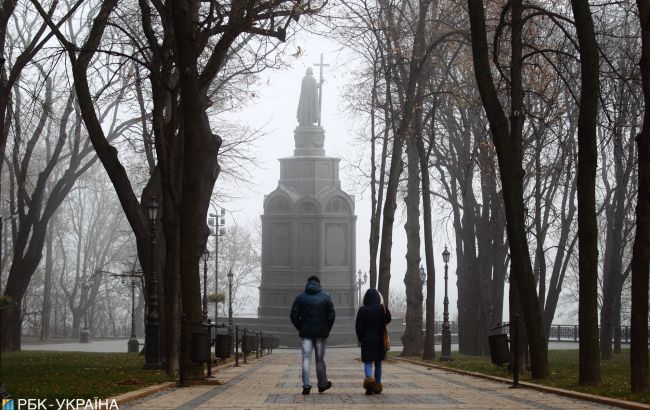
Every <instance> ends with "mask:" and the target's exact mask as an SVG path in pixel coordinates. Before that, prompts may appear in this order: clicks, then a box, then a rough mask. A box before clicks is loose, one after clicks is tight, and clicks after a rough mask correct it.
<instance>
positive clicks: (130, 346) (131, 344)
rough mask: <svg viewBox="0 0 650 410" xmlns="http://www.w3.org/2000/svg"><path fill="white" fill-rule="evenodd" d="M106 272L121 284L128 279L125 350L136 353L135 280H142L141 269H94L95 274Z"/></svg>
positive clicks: (137, 348) (137, 346)
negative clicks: (128, 326) (128, 330)
mask: <svg viewBox="0 0 650 410" xmlns="http://www.w3.org/2000/svg"><path fill="white" fill-rule="evenodd" d="M100 273H106V274H108V275H110V276H111V277H113V278H121V279H122V284H126V283H127V281H129V283H130V285H131V337H129V341H128V342H127V352H129V353H138V351H140V342H138V337H137V336H136V334H135V288H136V286H137V280H138V279H139V280H140V281H142V271H136V272H134V271H126V272H122V273H113V272H109V271H107V270H98V271H95V274H100Z"/></svg>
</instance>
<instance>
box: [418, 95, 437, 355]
mask: <svg viewBox="0 0 650 410" xmlns="http://www.w3.org/2000/svg"><path fill="white" fill-rule="evenodd" d="M433 110H434V114H433V115H432V116H431V124H432V126H431V129H432V130H434V129H435V127H434V124H435V118H436V116H435V102H434V108H433ZM432 133H433V131H432ZM417 137H418V138H417V141H416V144H417V149H418V159H419V160H420V173H421V175H422V208H423V212H424V215H423V222H424V255H425V259H426V272H427V279H426V280H427V283H426V289H427V300H426V324H425V335H424V348H423V351H422V359H424V360H433V359H435V357H436V350H435V335H436V315H435V306H436V303H435V302H436V267H435V261H434V258H433V228H432V226H431V225H432V223H431V219H432V218H431V192H430V191H429V190H430V189H431V183H430V181H429V155H427V153H426V152H425V150H424V135H423V132H422V130H420V132H418V133H417ZM434 137H435V136H434V135H431V140H430V142H429V143H430V144H432V143H433V139H434Z"/></svg>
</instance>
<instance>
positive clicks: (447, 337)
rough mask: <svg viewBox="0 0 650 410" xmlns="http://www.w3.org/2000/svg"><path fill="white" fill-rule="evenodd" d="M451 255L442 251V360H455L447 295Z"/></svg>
mask: <svg viewBox="0 0 650 410" xmlns="http://www.w3.org/2000/svg"><path fill="white" fill-rule="evenodd" d="M449 255H451V253H450V252H449V251H448V250H447V245H445V250H444V251H442V260H443V261H444V262H445V299H444V302H443V306H444V310H443V314H442V349H441V350H442V351H441V352H440V361H443V362H445V361H451V360H454V359H453V358H452V357H451V329H450V328H449V298H448V297H447V271H448V265H447V264H448V263H449Z"/></svg>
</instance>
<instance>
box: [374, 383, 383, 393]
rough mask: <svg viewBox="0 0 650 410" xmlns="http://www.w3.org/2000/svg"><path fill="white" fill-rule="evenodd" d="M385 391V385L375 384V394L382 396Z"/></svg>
mask: <svg viewBox="0 0 650 410" xmlns="http://www.w3.org/2000/svg"><path fill="white" fill-rule="evenodd" d="M383 390H384V385H383V384H381V383H375V389H374V390H373V393H375V394H381V392H382V391H383Z"/></svg>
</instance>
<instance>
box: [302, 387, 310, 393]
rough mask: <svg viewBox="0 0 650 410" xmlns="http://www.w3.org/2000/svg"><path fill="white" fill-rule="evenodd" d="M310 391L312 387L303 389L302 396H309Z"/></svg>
mask: <svg viewBox="0 0 650 410" xmlns="http://www.w3.org/2000/svg"><path fill="white" fill-rule="evenodd" d="M310 391H311V386H309V387H303V388H302V394H304V395H308V394H309V392H310Z"/></svg>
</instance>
